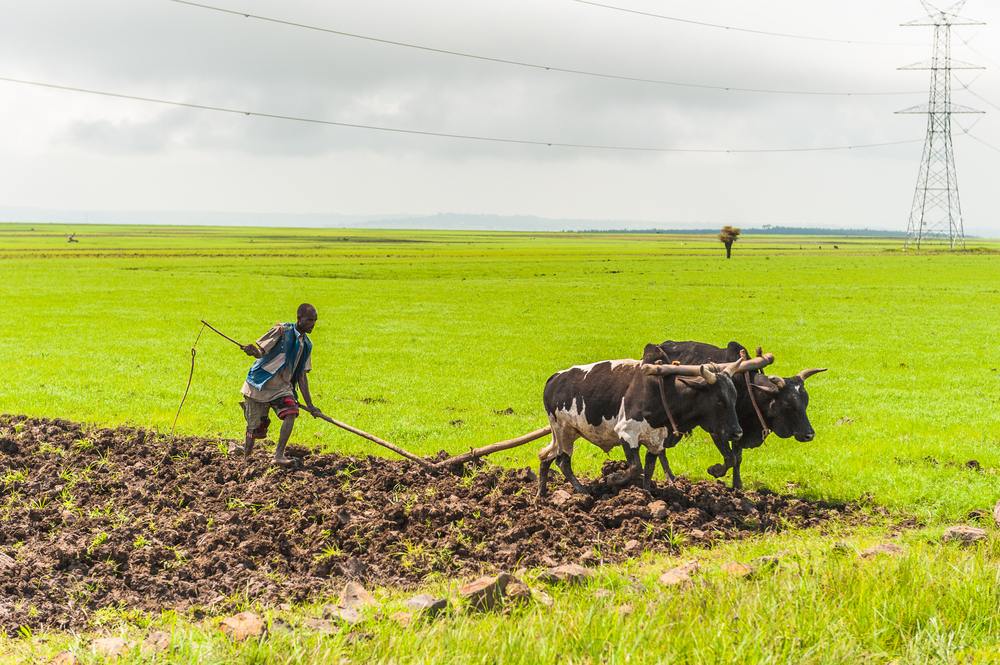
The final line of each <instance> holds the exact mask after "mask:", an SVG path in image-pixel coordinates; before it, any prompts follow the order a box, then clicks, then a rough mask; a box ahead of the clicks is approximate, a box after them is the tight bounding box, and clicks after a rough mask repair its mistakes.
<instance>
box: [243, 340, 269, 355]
mask: <svg viewBox="0 0 1000 665" xmlns="http://www.w3.org/2000/svg"><path fill="white" fill-rule="evenodd" d="M240 348H241V349H243V353H245V354H247V355H248V356H252V357H254V358H263V357H264V351H263V349H261V348H260V347H259V346H257V345H256V344H253V343H251V344H247V345H246V346H241V347H240Z"/></svg>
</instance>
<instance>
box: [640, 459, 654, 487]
mask: <svg viewBox="0 0 1000 665" xmlns="http://www.w3.org/2000/svg"><path fill="white" fill-rule="evenodd" d="M655 470H656V455H655V454H653V453H651V452H647V453H646V466H645V468H643V470H642V472H643V473H642V489H644V490H646V491H647V492H648V491H649V489H650V487H652V481H653V471H655Z"/></svg>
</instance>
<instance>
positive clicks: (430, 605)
mask: <svg viewBox="0 0 1000 665" xmlns="http://www.w3.org/2000/svg"><path fill="white" fill-rule="evenodd" d="M405 605H406V609H408V610H410V611H411V612H423V613H424V614H426V615H427V616H436V615H437V614H439V613H441V612H444V611H445V610H447V609H448V599H447V598H435V597H434V596H429V595H427V594H426V593H422V594H420V595H419V596H414V597H413V598H410V599H409V600H408V601H406V603H405Z"/></svg>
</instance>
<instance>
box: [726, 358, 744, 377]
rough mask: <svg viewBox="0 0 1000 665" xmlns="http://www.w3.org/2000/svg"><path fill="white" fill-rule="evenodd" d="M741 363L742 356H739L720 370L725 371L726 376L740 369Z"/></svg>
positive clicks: (732, 374)
mask: <svg viewBox="0 0 1000 665" xmlns="http://www.w3.org/2000/svg"><path fill="white" fill-rule="evenodd" d="M742 365H743V358H740V359H739V360H737V361H736V362H734V363H729V364H728V365H726V366H725V367H724V368H723V369H722V371H723V372H725V373H726V375H727V376H734V375H735V374H737V373H738V372H739V371H740V367H741V366H742Z"/></svg>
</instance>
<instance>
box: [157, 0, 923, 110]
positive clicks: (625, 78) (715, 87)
mask: <svg viewBox="0 0 1000 665" xmlns="http://www.w3.org/2000/svg"><path fill="white" fill-rule="evenodd" d="M168 1H169V2H175V3H177V4H179V5H188V6H189V7H199V8H201V9H208V10H211V11H214V12H221V13H223V14H232V15H234V16H242V17H244V18H252V19H256V20H258V21H266V22H268V23H276V24H279V25H285V26H290V27H293V28H302V29H304V30H313V31H316V32H325V33H327V34H331V35H339V36H341V37H350V38H352V39H362V40H365V41H369V42H376V43H379V44H389V45H392V46H402V47H404V48H411V49H417V50H419V51H428V52H431V53H440V54H443V55H453V56H458V57H461V58H471V59H473V60H482V61H485V62H496V63H500V64H504V65H515V66H517V67H529V68H531V69H544V70H546V71H553V72H562V73H564V74H577V75H580V76H594V77H597V78H604V79H616V80H619V81H633V82H636V83H654V84H657V85H672V86H679V87H684V88H702V89H705V90H726V91H729V92H758V93H769V94H778V95H822V96H839V97H861V96H884V95H915V94H921V93H923V91H922V90H915V91H910V92H907V91H904V92H812V91H800V90H767V89H761V88H738V87H733V86H724V85H703V84H698V83H680V82H677V81H663V80H659V79H648V78H641V77H637V76H620V75H617V74H603V73H601V72H589V71H585V70H581V69H567V68H565V67H553V66H551V65H539V64H536V63H531V62H521V61H518V60H505V59H503V58H492V57H489V56H485V55H475V54H472V53H462V52H460V51H449V50H446V49H440V48H434V47H431V46H421V45H419V44H409V43H406V42H397V41H393V40H391V39H381V38H378V37H369V36H366V35H359V34H355V33H351V32H344V31H342V30H333V29H331V28H321V27H318V26H314V25H308V24H306V23H294V22H292V21H285V20H282V19H277V18H270V17H267V16H258V15H256V14H247V13H245V12H238V11H234V10H232V9H223V8H222V7H214V6H212V5H205V4H201V3H198V2H189V0H168Z"/></svg>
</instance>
